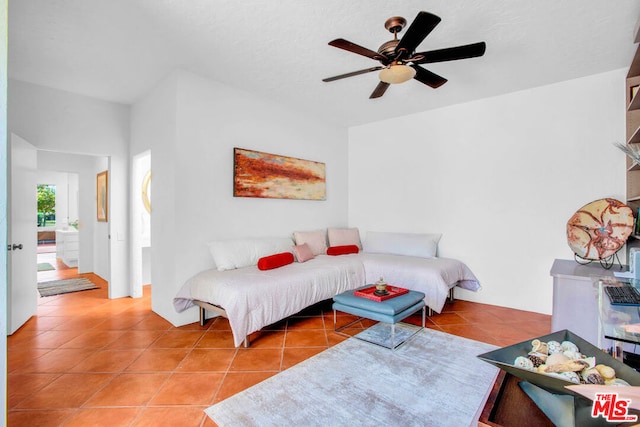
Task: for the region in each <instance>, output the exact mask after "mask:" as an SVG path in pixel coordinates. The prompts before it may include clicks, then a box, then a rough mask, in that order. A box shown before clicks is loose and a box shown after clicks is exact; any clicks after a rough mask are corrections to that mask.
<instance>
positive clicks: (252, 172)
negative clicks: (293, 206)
mask: <svg viewBox="0 0 640 427" xmlns="http://www.w3.org/2000/svg"><path fill="white" fill-rule="evenodd" d="M233 158H234V164H233V195H234V197H259V198H269V199H302V200H326V198H327V190H326V179H325V165H324V163H320V162H314V161H311V160H303V159H296V158H294V157H286V156H279V155H276V154H269V153H262V152H260V151H253V150H245V149H243V148H234V149H233Z"/></svg>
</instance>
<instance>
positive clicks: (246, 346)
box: [244, 335, 251, 348]
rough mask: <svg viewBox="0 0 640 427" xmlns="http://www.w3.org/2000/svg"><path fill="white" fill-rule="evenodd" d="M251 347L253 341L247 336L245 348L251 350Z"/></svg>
mask: <svg viewBox="0 0 640 427" xmlns="http://www.w3.org/2000/svg"><path fill="white" fill-rule="evenodd" d="M250 345H251V339H250V338H249V335H247V336H246V337H244V348H249V346H250Z"/></svg>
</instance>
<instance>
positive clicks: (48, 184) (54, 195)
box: [36, 168, 80, 282]
mask: <svg viewBox="0 0 640 427" xmlns="http://www.w3.org/2000/svg"><path fill="white" fill-rule="evenodd" d="M36 175H37V182H38V185H37V189H38V259H37V263H38V282H42V281H43V280H44V279H46V277H47V276H49V275H50V274H45V273H44V272H47V271H51V270H58V269H66V268H74V267H77V266H78V263H79V259H80V245H79V241H80V235H79V234H80V233H79V231H78V224H79V207H78V204H79V174H77V173H73V172H60V171H51V170H43V169H40V168H38V170H37V173H36Z"/></svg>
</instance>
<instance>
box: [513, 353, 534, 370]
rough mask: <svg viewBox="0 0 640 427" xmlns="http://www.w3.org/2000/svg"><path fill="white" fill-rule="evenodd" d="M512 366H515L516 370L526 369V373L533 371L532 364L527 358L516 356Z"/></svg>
mask: <svg viewBox="0 0 640 427" xmlns="http://www.w3.org/2000/svg"><path fill="white" fill-rule="evenodd" d="M513 366H517V367H518V368H522V369H526V370H528V371H532V370H533V362H532V361H531V360H529V358H528V357H524V356H518V357H516V360H515V361H514V362H513Z"/></svg>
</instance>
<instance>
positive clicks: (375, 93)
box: [369, 82, 391, 99]
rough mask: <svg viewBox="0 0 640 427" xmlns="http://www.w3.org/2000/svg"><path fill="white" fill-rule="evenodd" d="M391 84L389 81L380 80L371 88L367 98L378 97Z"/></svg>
mask: <svg viewBox="0 0 640 427" xmlns="http://www.w3.org/2000/svg"><path fill="white" fill-rule="evenodd" d="M389 86H391V85H390V84H389V83H385V82H380V83H378V86H376V88H375V89H374V90H373V92H372V93H371V96H370V97H369V99H373V98H380V97H381V96H382V95H384V93H385V92H386V91H387V88H388V87H389Z"/></svg>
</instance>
